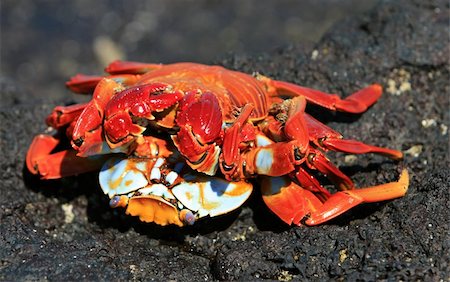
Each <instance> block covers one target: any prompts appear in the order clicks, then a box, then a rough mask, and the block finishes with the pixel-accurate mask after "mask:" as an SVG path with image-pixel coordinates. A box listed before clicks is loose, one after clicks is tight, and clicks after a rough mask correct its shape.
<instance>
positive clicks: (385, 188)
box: [261, 170, 409, 225]
mask: <svg viewBox="0 0 450 282" xmlns="http://www.w3.org/2000/svg"><path fill="white" fill-rule="evenodd" d="M408 185H409V176H408V171H407V170H403V171H402V173H401V175H400V179H399V180H398V181H396V182H390V183H386V184H381V185H377V186H372V187H366V188H361V189H356V190H351V191H341V192H337V193H335V194H333V195H331V196H330V197H329V198H328V199H327V200H325V201H323V200H322V201H321V200H319V198H317V197H316V196H315V195H314V194H313V193H312V192H310V191H308V190H306V189H303V188H302V187H300V186H299V185H297V184H296V183H294V182H292V181H291V180H290V179H289V178H288V177H265V178H263V180H262V182H261V190H262V194H263V199H264V202H265V203H266V205H267V206H268V207H269V208H270V209H271V210H272V211H273V212H274V213H275V214H276V215H278V217H280V219H281V220H283V221H284V222H286V223H287V224H296V225H300V224H303V223H304V224H306V225H318V224H321V223H324V222H326V221H328V220H331V219H333V218H335V217H337V216H339V215H340V214H342V213H344V212H346V211H348V210H349V209H351V208H353V207H355V206H357V205H359V204H361V203H372V202H380V201H386V200H392V199H395V198H399V197H403V196H404V195H405V193H406V191H407V189H408Z"/></svg>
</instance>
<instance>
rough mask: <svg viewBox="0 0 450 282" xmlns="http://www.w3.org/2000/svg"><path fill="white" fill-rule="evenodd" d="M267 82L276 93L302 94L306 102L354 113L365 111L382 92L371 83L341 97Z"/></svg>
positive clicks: (294, 85)
mask: <svg viewBox="0 0 450 282" xmlns="http://www.w3.org/2000/svg"><path fill="white" fill-rule="evenodd" d="M268 83H269V84H270V86H272V87H274V88H275V89H276V92H277V94H278V95H290V96H304V97H305V98H306V99H307V100H308V102H311V103H313V104H316V105H319V106H321V107H324V108H327V109H330V110H334V111H336V110H337V111H343V112H348V113H354V114H359V113H363V112H365V111H366V110H367V108H368V107H370V106H372V105H373V104H374V103H375V102H376V101H377V100H378V99H379V98H380V96H381V94H382V87H381V86H380V85H379V84H372V85H370V86H368V87H366V88H364V89H362V90H359V91H358V92H355V93H353V94H351V95H350V96H348V97H346V98H345V99H341V98H340V97H339V96H338V95H336V94H328V93H325V92H321V91H318V90H315V89H311V88H306V87H303V86H299V85H296V84H293V83H289V82H285V81H278V80H271V81H269V82H268Z"/></svg>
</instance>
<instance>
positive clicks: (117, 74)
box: [66, 61, 162, 94]
mask: <svg viewBox="0 0 450 282" xmlns="http://www.w3.org/2000/svg"><path fill="white" fill-rule="evenodd" d="M161 67H162V65H161V64H146V63H137V62H125V61H114V62H112V63H111V64H109V66H107V67H106V68H105V71H106V72H107V73H109V74H110V75H108V76H98V75H85V74H77V75H75V76H74V77H72V78H71V79H70V80H69V81H68V82H66V86H67V87H68V88H69V89H70V90H72V91H73V92H75V93H79V94H92V92H93V91H94V89H95V87H96V86H97V84H98V83H99V82H100V80H102V78H104V77H106V78H109V79H112V80H114V81H116V82H117V83H120V84H122V85H125V86H129V85H133V84H135V83H136V82H137V81H138V80H139V78H140V77H141V74H144V73H146V72H149V71H152V70H155V69H159V68H161Z"/></svg>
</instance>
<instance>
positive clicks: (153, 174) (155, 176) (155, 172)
mask: <svg viewBox="0 0 450 282" xmlns="http://www.w3.org/2000/svg"><path fill="white" fill-rule="evenodd" d="M160 179H161V171H160V170H159V168H157V167H153V168H152V170H151V171H150V180H160Z"/></svg>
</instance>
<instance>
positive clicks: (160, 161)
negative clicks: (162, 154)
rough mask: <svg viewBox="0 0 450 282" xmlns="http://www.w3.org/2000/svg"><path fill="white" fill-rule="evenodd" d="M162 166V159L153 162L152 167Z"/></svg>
mask: <svg viewBox="0 0 450 282" xmlns="http://www.w3.org/2000/svg"><path fill="white" fill-rule="evenodd" d="M163 164H164V159H163V158H158V159H157V160H156V162H155V165H154V166H153V167H158V168H160V167H161V166H162V165H163Z"/></svg>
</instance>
